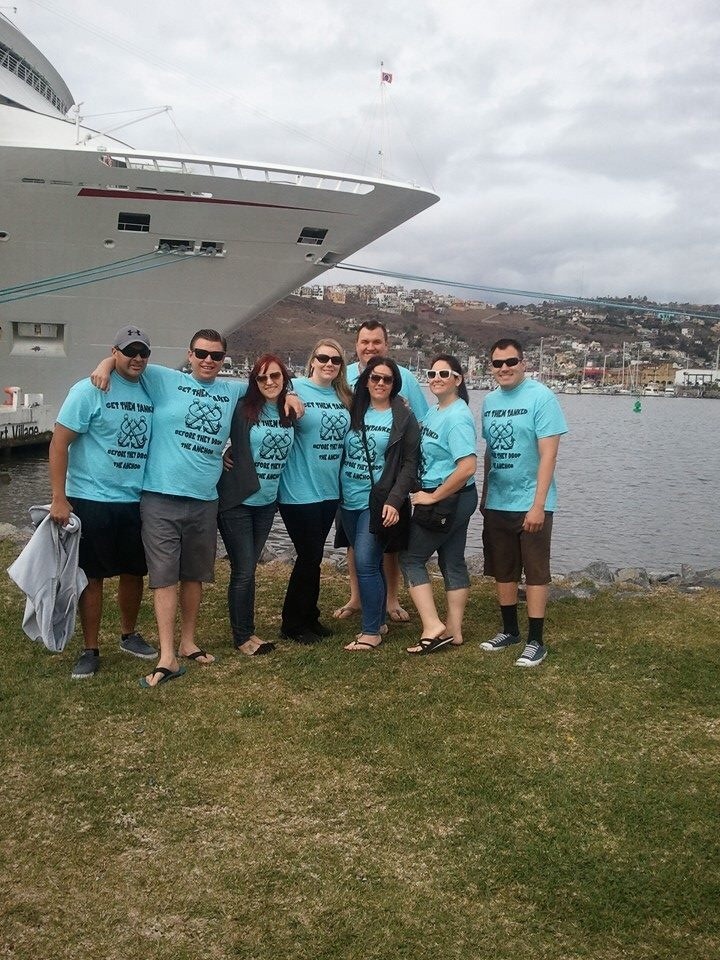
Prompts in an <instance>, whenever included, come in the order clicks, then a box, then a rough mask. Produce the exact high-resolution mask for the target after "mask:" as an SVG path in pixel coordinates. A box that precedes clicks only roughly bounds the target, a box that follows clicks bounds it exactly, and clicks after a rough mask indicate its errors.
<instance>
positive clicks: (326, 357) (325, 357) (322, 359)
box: [315, 353, 342, 367]
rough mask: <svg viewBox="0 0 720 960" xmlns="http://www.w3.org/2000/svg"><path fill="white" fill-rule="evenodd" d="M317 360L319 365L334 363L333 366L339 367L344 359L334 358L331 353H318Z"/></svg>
mask: <svg viewBox="0 0 720 960" xmlns="http://www.w3.org/2000/svg"><path fill="white" fill-rule="evenodd" d="M315 359H316V360H317V361H318V362H319V363H332V364H333V366H336V367H339V366H340V364H341V363H342V357H338V356H334V357H331V356H330V354H329V353H316V354H315Z"/></svg>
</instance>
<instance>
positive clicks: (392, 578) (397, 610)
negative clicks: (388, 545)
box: [383, 553, 410, 623]
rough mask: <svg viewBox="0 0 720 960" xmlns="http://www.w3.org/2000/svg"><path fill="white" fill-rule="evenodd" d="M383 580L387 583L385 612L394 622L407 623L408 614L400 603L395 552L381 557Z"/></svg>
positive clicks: (398, 566)
mask: <svg viewBox="0 0 720 960" xmlns="http://www.w3.org/2000/svg"><path fill="white" fill-rule="evenodd" d="M383 568H384V570H385V582H386V583H387V613H388V616H389V617H390V619H391V620H392V621H394V622H395V623H407V621H408V620H409V619H410V614H409V613H408V612H407V610H405V609H404V608H403V607H402V605H401V604H400V596H399V594H400V560H399V554H397V553H386V554H385V556H384V557H383Z"/></svg>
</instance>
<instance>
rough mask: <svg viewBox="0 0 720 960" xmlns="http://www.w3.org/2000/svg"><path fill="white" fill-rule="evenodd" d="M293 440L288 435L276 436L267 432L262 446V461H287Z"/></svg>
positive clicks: (260, 454) (260, 455)
mask: <svg viewBox="0 0 720 960" xmlns="http://www.w3.org/2000/svg"><path fill="white" fill-rule="evenodd" d="M291 443H292V438H291V437H289V436H287V434H274V433H272V432H271V431H270V430H268V431H267V433H266V434H265V436H264V437H263V439H262V444H261V445H260V453H259V457H260V459H261V460H287V455H288V452H289V451H290V445H291Z"/></svg>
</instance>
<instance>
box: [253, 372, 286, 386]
mask: <svg viewBox="0 0 720 960" xmlns="http://www.w3.org/2000/svg"><path fill="white" fill-rule="evenodd" d="M255 379H256V380H257V382H258V383H279V382H280V380H282V373H281V372H280V370H274V371H273V372H272V373H259V374H258V375H257V376H256V377H255Z"/></svg>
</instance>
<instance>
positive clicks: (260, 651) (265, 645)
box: [235, 640, 275, 657]
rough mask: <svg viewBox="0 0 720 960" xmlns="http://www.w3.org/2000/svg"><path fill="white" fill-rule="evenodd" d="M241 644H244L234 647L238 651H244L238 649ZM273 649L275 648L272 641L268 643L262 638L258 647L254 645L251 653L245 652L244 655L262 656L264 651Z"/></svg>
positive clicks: (268, 651) (270, 651) (269, 651)
mask: <svg viewBox="0 0 720 960" xmlns="http://www.w3.org/2000/svg"><path fill="white" fill-rule="evenodd" d="M242 646H244V644H242V643H241V644H240V646H238V647H235V649H236V650H237V652H238V653H245V651H244V650H241V649H240V647H242ZM274 649H275V644H274V643H270V642H269V641H267V640H264V641H263V642H262V643H261V644H260V645H259V646H258V647H256V648H255V649H254V650H253V652H252V653H245V656H246V657H262V656H263V655H264V654H266V653H272V652H273V650H274Z"/></svg>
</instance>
